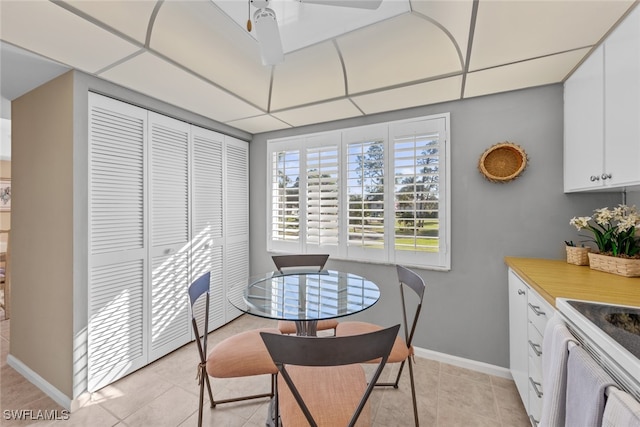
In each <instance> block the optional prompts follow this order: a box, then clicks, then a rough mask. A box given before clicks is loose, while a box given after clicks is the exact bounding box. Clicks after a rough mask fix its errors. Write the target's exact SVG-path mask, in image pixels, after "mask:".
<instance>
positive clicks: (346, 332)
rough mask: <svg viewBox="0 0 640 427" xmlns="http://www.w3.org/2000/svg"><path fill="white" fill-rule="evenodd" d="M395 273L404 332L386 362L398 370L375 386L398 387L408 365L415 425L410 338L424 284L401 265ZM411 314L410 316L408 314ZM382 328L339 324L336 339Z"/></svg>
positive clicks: (414, 395) (414, 396)
mask: <svg viewBox="0 0 640 427" xmlns="http://www.w3.org/2000/svg"><path fill="white" fill-rule="evenodd" d="M396 271H397V274H398V282H399V287H400V299H401V301H402V320H403V329H404V339H403V338H401V337H397V338H396V341H395V343H394V345H393V349H392V350H391V354H390V355H389V363H400V369H399V370H398V375H397V376H396V379H395V381H393V382H389V383H378V384H376V385H377V386H387V387H394V388H398V383H399V382H400V375H402V369H403V368H404V365H405V362H408V365H409V378H410V380H411V397H412V399H413V416H414V419H415V425H416V426H418V425H419V421H418V405H417V400H416V386H415V381H414V378H413V353H414V351H413V345H412V342H413V336H414V334H415V331H416V326H417V324H418V318H419V317H420V311H421V310H422V300H423V298H424V292H425V284H424V281H423V280H422V278H421V277H420V276H418V275H417V274H416V273H415V272H413V271H411V270H409V269H408V268H406V267H403V266H400V265H398V266H396ZM405 289H407V290H410V291H412V292H413V293H414V294H415V297H416V299H417V301H416V302H417V305H416V310H415V312H413V314H412V316H410V319H411V324H409V321H408V316H407V315H408V313H407V299H406V298H407V295H406V294H405ZM409 314H410V313H409ZM380 329H382V327H381V326H379V325H375V324H372V323H367V322H340V324H339V325H338V327H337V328H336V335H337V336H350V335H360V334H365V333H369V332H373V331H377V330H380Z"/></svg>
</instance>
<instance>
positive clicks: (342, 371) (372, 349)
mask: <svg viewBox="0 0 640 427" xmlns="http://www.w3.org/2000/svg"><path fill="white" fill-rule="evenodd" d="M399 329H400V325H395V326H392V327H390V328H387V329H381V330H379V331H375V332H372V333H368V334H364V335H354V336H348V337H321V338H318V337H304V336H292V335H274V334H269V333H264V332H263V333H261V334H260V335H262V339H263V340H264V343H265V345H266V347H267V350H268V351H269V354H270V355H271V358H272V359H273V361H274V363H275V364H276V366H277V367H278V371H279V372H280V375H279V376H278V381H277V383H276V384H277V385H276V390H277V392H276V405H275V406H276V410H275V420H279V421H281V425H282V426H283V427H297V426H303V425H311V426H318V425H320V426H347V425H348V426H354V425H359V426H360V425H371V411H370V407H369V405H368V404H367V401H368V399H369V396H370V395H371V392H372V391H373V387H374V386H375V384H376V381H377V380H378V378H379V377H380V373H381V372H382V369H383V368H384V366H385V364H386V363H387V360H388V358H389V352H390V351H391V348H392V347H393V343H394V341H395V338H396V336H397V335H398V331H399ZM371 361H375V362H377V363H378V367H377V369H376V370H375V373H374V374H373V376H372V378H371V379H370V380H369V382H368V383H367V377H366V374H365V371H364V369H363V367H362V365H360V363H364V362H371ZM276 425H279V424H278V423H276Z"/></svg>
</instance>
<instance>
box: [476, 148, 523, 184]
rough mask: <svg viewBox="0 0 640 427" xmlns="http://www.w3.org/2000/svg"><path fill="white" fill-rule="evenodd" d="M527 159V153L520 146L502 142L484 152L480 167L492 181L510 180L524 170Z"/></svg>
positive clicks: (483, 173)
mask: <svg viewBox="0 0 640 427" xmlns="http://www.w3.org/2000/svg"><path fill="white" fill-rule="evenodd" d="M527 160H528V159H527V153H525V151H524V150H523V149H522V148H521V147H520V146H518V145H516V144H513V143H511V142H501V143H499V144H495V145H493V146H491V147H490V148H489V149H487V150H486V151H485V152H484V153H483V154H482V156H481V157H480V161H479V162H478V169H480V172H481V173H482V175H484V177H485V178H487V179H488V180H489V181H491V182H508V181H511V180H513V179H516V178H517V177H518V176H519V175H520V174H521V173H522V172H523V171H524V169H525V168H526V167H527Z"/></svg>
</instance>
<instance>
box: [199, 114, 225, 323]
mask: <svg viewBox="0 0 640 427" xmlns="http://www.w3.org/2000/svg"><path fill="white" fill-rule="evenodd" d="M192 139H193V143H192V145H193V156H192V158H193V175H192V197H193V203H192V206H193V220H192V221H193V222H192V234H193V240H192V247H193V258H192V259H193V262H192V266H191V274H192V276H193V278H194V279H195V278H197V277H199V276H200V275H202V274H204V273H206V272H208V271H210V272H211V283H210V284H209V291H210V292H209V294H210V305H209V330H213V329H216V328H219V327H220V326H222V325H224V323H225V306H226V297H225V293H224V285H223V284H224V283H225V277H224V267H223V252H224V240H223V228H222V225H223V146H224V136H223V135H221V134H219V133H217V132H213V131H210V130H207V129H203V128H199V127H196V126H193V127H192Z"/></svg>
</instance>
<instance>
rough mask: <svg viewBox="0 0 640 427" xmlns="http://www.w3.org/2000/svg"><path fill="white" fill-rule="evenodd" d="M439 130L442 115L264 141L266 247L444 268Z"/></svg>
mask: <svg viewBox="0 0 640 427" xmlns="http://www.w3.org/2000/svg"><path fill="white" fill-rule="evenodd" d="M448 129H449V115H448V114H442V115H437V116H429V117H422V118H418V119H411V120H403V121H397V122H390V123H384V124H377V125H371V126H363V127H357V128H348V129H342V130H339V131H331V132H325V133H319V134H312V135H303V136H298V137H293V138H283V139H277V140H269V141H268V159H269V168H268V173H269V178H268V185H269V188H270V193H271V202H270V203H271V206H270V210H269V211H270V215H269V216H268V218H267V221H268V223H269V227H267V229H268V230H269V234H268V236H267V250H269V251H273V252H290V253H314V252H315V253H318V252H322V253H329V254H330V255H331V256H332V257H334V258H340V259H346V260H354V261H365V262H379V263H398V264H404V265H410V266H416V267H422V268H433V269H441V270H448V269H449V267H450V258H451V257H450V252H451V251H450V247H449V235H450V220H449V219H450V214H449V199H450V197H449V186H448V180H449V178H448V177H449V168H448V165H449V161H448V156H447V154H448V145H449V133H448V132H449V131H448ZM300 189H302V191H301V190H300Z"/></svg>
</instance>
